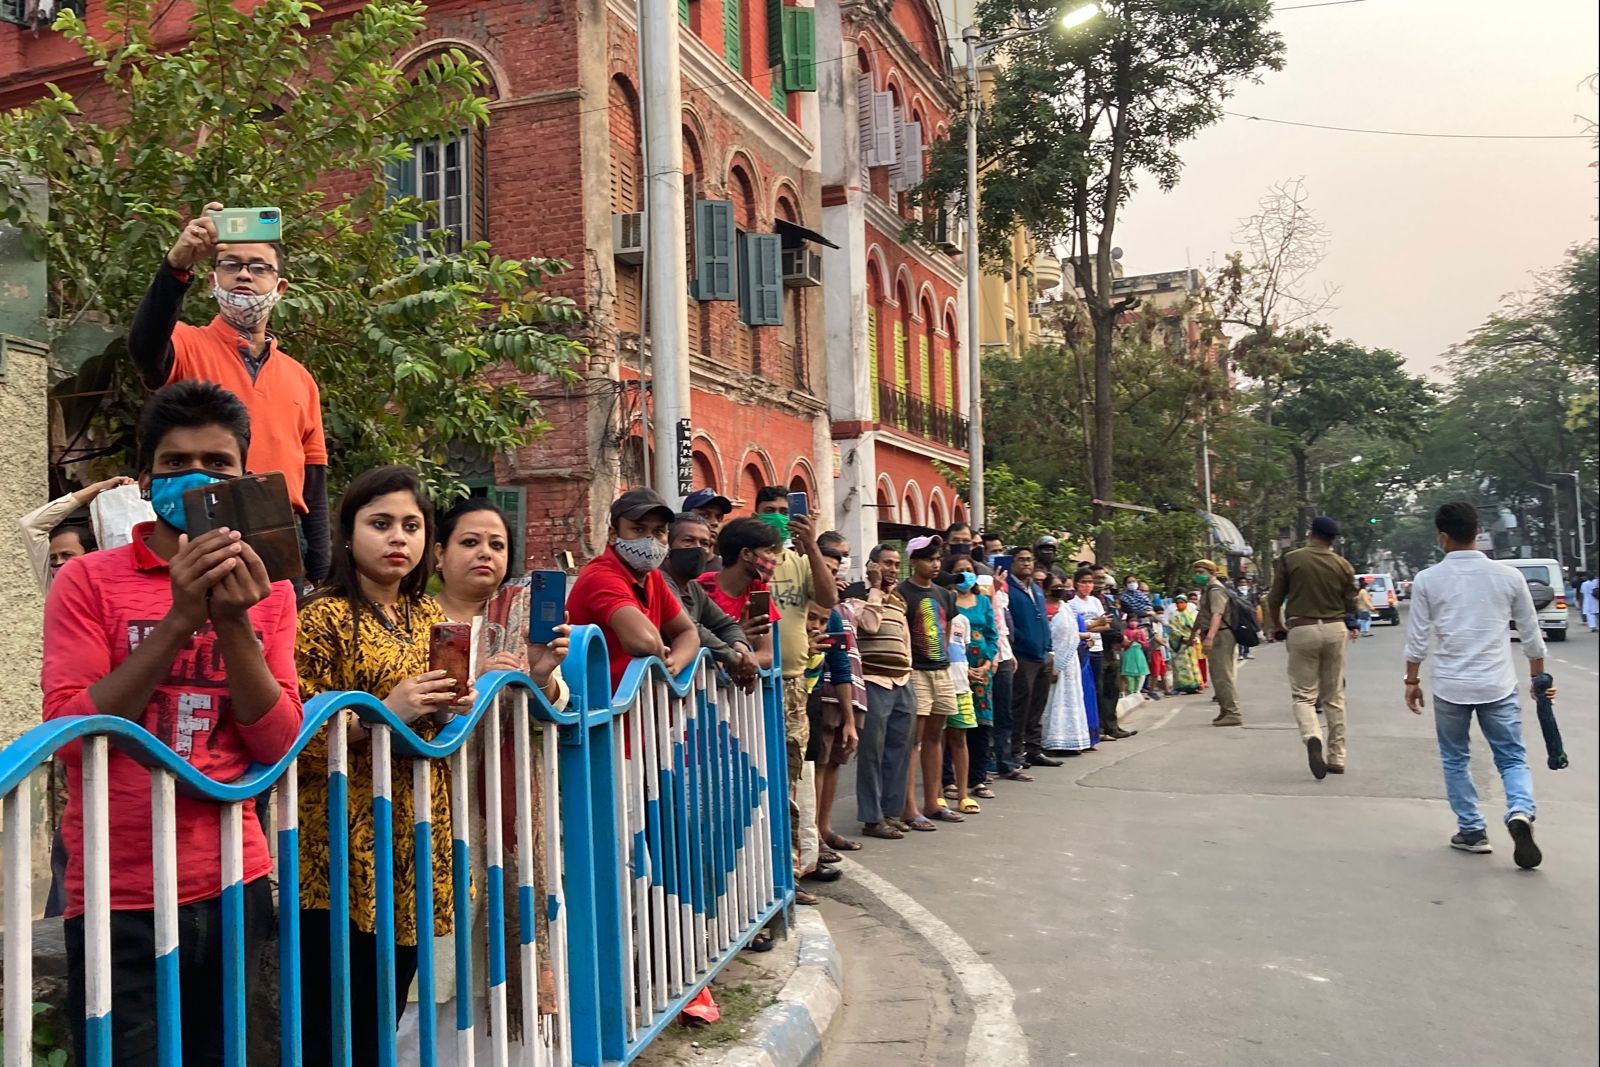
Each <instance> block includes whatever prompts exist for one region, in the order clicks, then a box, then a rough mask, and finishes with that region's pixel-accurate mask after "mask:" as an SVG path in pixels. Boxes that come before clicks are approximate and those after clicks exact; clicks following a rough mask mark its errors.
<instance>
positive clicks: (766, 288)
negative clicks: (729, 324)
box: [739, 233, 783, 326]
mask: <svg viewBox="0 0 1600 1067" xmlns="http://www.w3.org/2000/svg"><path fill="white" fill-rule="evenodd" d="M739 273H740V276H741V277H740V281H741V285H740V289H739V317H740V319H741V320H743V322H744V324H745V325H746V326H782V325H783V239H782V238H780V237H779V236H778V235H777V234H775V233H747V234H743V235H741V238H740V245H739Z"/></svg>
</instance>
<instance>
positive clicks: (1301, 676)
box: [1267, 515, 1358, 779]
mask: <svg viewBox="0 0 1600 1067" xmlns="http://www.w3.org/2000/svg"><path fill="white" fill-rule="evenodd" d="M1338 539H1339V524H1338V523H1337V522H1334V521H1333V520H1332V519H1330V518H1328V516H1326V515H1319V516H1317V517H1316V518H1315V519H1313V520H1311V536H1310V538H1309V539H1308V540H1307V543H1306V546H1305V547H1304V548H1297V549H1295V550H1294V551H1293V552H1286V553H1284V554H1283V555H1282V556H1279V557H1278V562H1277V565H1276V566H1275V567H1274V569H1273V580H1272V589H1271V590H1270V592H1269V595H1268V596H1267V631H1268V633H1269V634H1270V635H1271V637H1272V639H1273V640H1275V641H1287V642H1288V644H1289V688H1290V689H1291V690H1292V691H1293V693H1294V717H1295V721H1296V722H1298V723H1299V724H1300V739H1301V740H1302V741H1303V742H1305V746H1306V761H1307V762H1308V763H1309V764H1310V765H1311V773H1312V775H1313V776H1314V777H1316V778H1318V779H1321V778H1324V777H1326V776H1327V774H1328V772H1329V771H1332V772H1333V773H1334V774H1343V773H1344V760H1345V740H1344V657H1345V649H1346V648H1347V647H1348V646H1349V644H1350V639H1352V638H1354V637H1355V636H1356V635H1357V633H1358V630H1357V629H1356V625H1355V622H1354V619H1355V611H1356V572H1355V568H1353V567H1351V566H1350V561H1349V560H1347V559H1345V558H1344V557H1343V556H1341V555H1339V554H1337V553H1336V552H1334V550H1333V543H1334V542H1335V541H1336V540H1338ZM1319 703H1320V704H1321V705H1322V710H1323V711H1324V713H1325V714H1326V718H1327V720H1328V734H1327V738H1326V751H1324V738H1323V734H1322V727H1321V726H1320V725H1319V724H1318V722H1317V705H1318V704H1319Z"/></svg>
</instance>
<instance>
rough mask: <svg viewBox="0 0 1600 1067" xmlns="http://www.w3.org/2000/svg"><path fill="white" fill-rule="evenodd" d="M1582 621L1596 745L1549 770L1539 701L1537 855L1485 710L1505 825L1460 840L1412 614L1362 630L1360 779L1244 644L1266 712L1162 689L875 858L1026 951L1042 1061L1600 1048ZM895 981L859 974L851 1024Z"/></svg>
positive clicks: (1531, 733)
mask: <svg viewBox="0 0 1600 1067" xmlns="http://www.w3.org/2000/svg"><path fill="white" fill-rule="evenodd" d="M1573 621H1574V623H1575V624H1577V628H1576V629H1575V630H1574V632H1573V634H1572V639H1571V640H1569V641H1567V642H1565V643H1564V644H1552V645H1551V646H1550V650H1551V653H1552V660H1551V662H1550V669H1551V671H1552V673H1553V674H1554V675H1555V677H1556V680H1557V684H1558V687H1559V690H1560V699H1559V702H1558V707H1557V711H1558V714H1559V715H1561V717H1562V719H1563V730H1564V734H1565V739H1566V746H1567V751H1568V753H1569V754H1570V755H1571V758H1572V766H1571V767H1570V768H1569V769H1567V770H1563V771H1560V772H1551V771H1548V770H1546V769H1545V768H1544V752H1543V745H1542V742H1541V740H1540V737H1539V733H1538V729H1537V725H1536V723H1535V722H1534V718H1533V714H1532V707H1531V702H1530V704H1529V706H1528V708H1527V711H1526V714H1527V721H1528V729H1527V730H1526V731H1525V734H1526V740H1527V743H1528V746H1529V751H1530V756H1531V757H1534V758H1533V759H1532V760H1531V762H1533V764H1534V766H1535V772H1534V789H1535V795H1536V797H1537V800H1538V802H1539V818H1538V826H1537V829H1538V838H1539V841H1540V843H1541V845H1542V847H1543V849H1544V854H1545V863H1544V866H1543V867H1542V868H1541V869H1540V870H1538V871H1535V872H1522V871H1518V870H1517V869H1516V868H1515V866H1514V865H1513V864H1512V862H1511V847H1510V840H1509V838H1507V837H1506V836H1505V834H1504V831H1503V830H1501V829H1500V828H1499V820H1500V816H1501V814H1502V813H1503V803H1504V801H1503V795H1502V793H1501V791H1500V788H1499V781H1498V777H1497V776H1496V775H1495V773H1494V769H1493V765H1492V763H1491V762H1490V761H1489V759H1488V756H1487V751H1486V749H1485V748H1484V747H1483V745H1482V742H1481V740H1480V739H1479V738H1478V737H1477V736H1476V729H1474V735H1475V736H1474V754H1475V758H1474V762H1473V769H1474V776H1475V777H1476V778H1477V779H1478V782H1479V786H1480V790H1479V791H1480V794H1481V798H1482V801H1483V804H1484V809H1485V815H1486V816H1487V818H1488V821H1489V823H1490V826H1491V834H1492V835H1493V840H1494V844H1495V847H1496V851H1495V853H1494V854H1493V855H1489V856H1481V855H1470V854H1466V853H1461V852H1456V851H1453V850H1451V849H1450V848H1449V847H1448V845H1447V842H1448V839H1449V837H1450V834H1451V833H1452V832H1453V831H1454V820H1453V818H1452V816H1451V814H1450V811H1449V808H1448V807H1447V805H1446V804H1445V802H1444V799H1443V798H1444V791H1443V783H1442V779H1441V775H1440V770H1439V762H1438V752H1437V748H1436V745H1435V742H1434V738H1433V721H1432V717H1431V713H1430V714H1429V715H1425V716H1422V717H1418V716H1413V715H1411V714H1409V713H1408V712H1407V711H1406V710H1405V708H1404V707H1403V705H1402V703H1401V686H1400V680H1401V678H1402V676H1403V675H1402V671H1403V662H1402V655H1401V648H1402V637H1403V630H1402V629H1401V628H1391V627H1378V628H1377V629H1376V630H1375V636H1374V637H1372V638H1368V639H1365V640H1361V641H1359V642H1358V643H1357V644H1356V645H1355V646H1354V647H1352V649H1351V656H1350V665H1349V670H1348V693H1349V704H1350V715H1349V717H1350V753H1349V773H1347V774H1346V775H1344V776H1343V777H1335V776H1330V777H1328V778H1327V779H1326V780H1324V781H1322V782H1317V781H1315V780H1314V779H1312V777H1311V775H1310V773H1309V772H1308V771H1307V769H1306V765H1305V757H1304V749H1303V748H1302V746H1301V744H1300V742H1299V738H1298V735H1297V733H1296V732H1295V730H1294V727H1293V716H1292V713H1291V712H1290V709H1289V702H1288V685H1287V682H1286V680H1285V675H1284V667H1285V654H1284V651H1283V650H1282V649H1281V648H1275V647H1273V648H1264V649H1261V650H1258V652H1257V654H1256V656H1255V659H1254V660H1253V661H1251V662H1249V663H1247V664H1244V665H1242V668H1241V689H1242V703H1243V709H1244V715H1245V720H1246V725H1245V726H1244V727H1243V728H1242V729H1214V728H1212V727H1211V726H1210V725H1209V723H1210V719H1211V717H1212V714H1213V709H1214V705H1213V704H1212V703H1211V702H1210V700H1209V698H1207V697H1204V696H1202V697H1190V698H1179V699H1168V700H1164V701H1161V702H1159V703H1153V704H1146V705H1145V706H1143V707H1141V708H1140V709H1139V710H1138V711H1137V712H1135V713H1134V716H1133V719H1134V721H1133V723H1132V725H1134V726H1137V727H1140V728H1141V733H1140V734H1139V736H1138V737H1136V738H1133V739H1132V740H1128V741H1122V742H1117V743H1115V744H1105V745H1102V746H1100V750H1099V751H1097V752H1094V753H1090V754H1087V755H1085V756H1082V757H1079V758H1077V759H1074V760H1069V761H1068V762H1067V764H1066V766H1064V767H1062V768H1061V769H1058V770H1052V769H1047V768H1041V769H1039V770H1038V771H1037V774H1038V776H1039V781H1037V782H1035V783H1032V784H1021V783H1002V784H1003V785H1004V786H1005V788H1004V789H1003V790H1001V791H1000V795H999V796H998V797H997V798H996V799H995V800H992V801H988V802H986V803H985V810H984V813H983V814H982V815H979V816H974V817H972V818H970V819H969V820H968V822H967V823H966V824H965V825H962V826H944V827H941V829H940V831H939V832H938V833H937V834H913V835H909V837H908V839H907V840H906V841H902V842H882V841H869V842H867V847H866V848H865V849H864V850H863V851H861V852H857V853H855V855H854V858H855V859H856V860H857V861H858V862H860V863H861V864H862V866H863V867H865V868H867V869H868V870H869V871H871V872H872V873H874V874H876V875H878V876H881V877H882V878H883V879H885V880H887V881H888V882H889V883H891V884H892V885H893V886H895V887H896V888H898V889H900V890H901V891H903V892H904V893H905V894H907V895H909V896H910V897H911V898H913V899H914V900H915V901H916V902H917V903H918V904H920V905H922V906H923V907H925V908H926V909H927V910H928V911H929V912H931V913H932V914H933V915H934V916H936V917H937V918H938V919H940V920H942V921H943V922H944V923H945V924H948V926H949V927H950V928H951V929H952V930H954V931H955V933H956V934H957V935H959V937H960V938H962V939H964V940H965V941H966V942H967V943H968V944H969V945H970V946H971V947H972V948H973V949H974V950H976V952H977V954H978V956H979V957H980V958H981V959H982V960H984V961H986V962H987V963H989V964H992V965H993V966H994V967H995V968H997V969H998V971H999V972H1000V974H1001V975H1003V976H1004V978H1005V979H1006V980H1007V981H1008V982H1009V984H1010V986H1011V987H1012V989H1013V990H1014V992H1015V1012H1016V1016H1017V1019H1018V1021H1019V1022H1020V1024H1021V1027H1022V1031H1023V1033H1024V1034H1025V1035H1026V1041H1027V1044H1028V1048H1029V1051H1030V1053H1031V1059H1032V1063H1033V1064H1034V1065H1035V1067H1054V1065H1057V1064H1069V1063H1078V1064H1092V1065H1095V1067H1120V1065H1167V1064H1184V1065H1190V1064H1192V1065H1197V1067H1200V1065H1204V1067H1255V1065H1279V1064H1282V1065H1303V1064H1312V1063H1333V1064H1348V1065H1359V1067H1379V1065H1391V1064H1392V1065H1396V1067H1401V1065H1403V1067H1428V1065H1439V1067H1463V1065H1477V1064H1484V1065H1497V1067H1498V1065H1502V1064H1506V1063H1540V1064H1552V1065H1557V1064H1574V1065H1576V1064H1584V1065H1592V1064H1593V1063H1595V1062H1596V1055H1597V1046H1600V1026H1597V1018H1596V1003H1597V992H1600V970H1597V957H1596V952H1597V947H1600V930H1597V927H1600V922H1597V903H1596V902H1597V892H1600V886H1597V864H1600V853H1597V827H1596V809H1597V805H1600V776H1597V774H1596V766H1597V762H1600V738H1597V731H1596V718H1597V714H1596V709H1597V707H1600V672H1597V668H1600V657H1597V648H1596V639H1595V638H1594V636H1593V635H1591V634H1588V633H1587V632H1585V631H1583V630H1582V627H1581V623H1580V622H1579V620H1578V618H1577V617H1576V616H1574V619H1573ZM841 794H842V795H841V799H840V803H839V807H840V810H839V811H838V816H839V818H838V822H837V825H838V826H839V827H840V828H852V829H853V828H854V825H853V824H852V823H851V822H849V821H848V820H849V819H850V816H851V814H852V809H853V803H852V802H851V801H850V800H849V799H847V797H848V795H849V794H848V793H847V792H846V790H845V789H841ZM828 888H832V887H828ZM841 888H842V887H841ZM823 891H824V892H827V890H826V889H825V890H823ZM842 940H843V941H844V943H843V944H842V946H841V947H842V949H843V950H844V951H845V952H846V954H847V955H848V954H849V953H850V952H851V951H852V946H851V943H850V941H849V939H848V938H844V939H842ZM857 951H859V950H857ZM929 954H930V955H932V954H933V947H932V946H930V948H929ZM873 992H874V991H873V990H870V989H869V990H863V989H860V988H856V989H850V990H847V992H846V1001H847V1009H846V1013H845V1026H846V1029H847V1031H848V1030H849V1028H850V1027H855V1028H856V1029H857V1030H859V1029H860V1028H861V1026H862V1022H861V1019H860V1015H861V1012H860V1011H859V1010H858V1011H852V1010H851V1009H850V1008H849V1007H848V1005H849V1004H852V1003H854V1004H858V1005H865V1004H866V1003H867V1002H869V1001H870V999H871V996H872V994H873ZM975 1010H976V1009H975ZM885 1051H886V1052H887V1051H888V1050H887V1049H886V1050H885ZM878 1062H880V1063H883V1064H899V1063H911V1062H921V1061H920V1060H913V1059H909V1058H905V1059H902V1058H897V1057H896V1056H895V1055H894V1054H892V1053H891V1054H888V1055H885V1056H883V1057H882V1058H881V1059H880V1060H879V1061H878ZM995 1067H1003V1065H999V1064H996V1065H995Z"/></svg>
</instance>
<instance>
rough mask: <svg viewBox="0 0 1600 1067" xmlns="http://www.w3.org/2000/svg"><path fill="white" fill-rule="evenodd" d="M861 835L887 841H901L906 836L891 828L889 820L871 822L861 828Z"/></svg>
mask: <svg viewBox="0 0 1600 1067" xmlns="http://www.w3.org/2000/svg"><path fill="white" fill-rule="evenodd" d="M861 833H862V835H863V836H865V837H878V838H882V839H883V840H885V841H900V840H903V839H904V838H905V836H906V835H905V834H904V833H902V832H901V831H899V830H897V829H895V828H894V827H893V826H890V825H889V822H888V820H885V821H883V822H869V823H867V824H866V825H865V826H863V827H862V828H861Z"/></svg>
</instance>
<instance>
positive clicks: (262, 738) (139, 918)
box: [40, 382, 301, 1067]
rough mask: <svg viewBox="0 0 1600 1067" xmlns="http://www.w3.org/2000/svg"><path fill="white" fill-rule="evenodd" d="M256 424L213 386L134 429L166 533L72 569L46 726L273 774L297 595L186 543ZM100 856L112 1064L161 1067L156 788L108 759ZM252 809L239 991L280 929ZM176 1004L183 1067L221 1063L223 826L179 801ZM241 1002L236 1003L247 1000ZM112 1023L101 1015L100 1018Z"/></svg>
mask: <svg viewBox="0 0 1600 1067" xmlns="http://www.w3.org/2000/svg"><path fill="white" fill-rule="evenodd" d="M249 443H250V420H249V416H248V415H247V414H246V413H245V409H244V405H243V404H241V403H240V402H239V400H238V398H237V397H235V396H233V395H232V394H230V393H228V392H227V391H226V390H224V389H222V388H220V387H219V386H217V385H214V384H212V383H210V382H179V383H178V384H176V385H169V386H167V387H166V388H164V389H161V390H159V391H158V392H156V393H155V395H154V396H152V397H151V398H150V400H149V402H148V403H147V404H146V405H145V408H144V413H143V415H142V416H141V418H140V420H139V450H140V458H141V463H142V471H143V473H142V474H141V476H140V478H139V484H140V485H141V486H142V487H143V488H144V490H145V491H146V492H147V493H149V495H150V503H151V506H152V507H153V508H154V510H155V512H156V515H157V516H158V519H157V521H156V522H153V523H142V524H140V525H138V526H135V527H134V528H133V541H132V543H130V544H127V545H123V546H122V547H120V548H113V549H108V550H105V551H102V552H92V553H89V554H88V555H84V556H79V557H77V558H76V559H71V560H68V561H67V563H66V564H65V565H64V566H63V567H62V568H61V570H60V572H59V573H57V575H56V577H55V580H54V581H53V582H52V583H51V586H50V595H49V599H48V600H47V601H46V603H45V610H44V668H43V671H42V674H41V682H40V684H41V687H42V689H43V693H44V717H45V718H46V719H57V718H62V717H65V716H71V715H95V714H99V715H120V716H122V717H124V718H128V719H132V720H133V721H135V722H137V723H138V724H139V725H141V726H143V727H144V728H145V729H146V730H149V731H150V732H151V733H152V734H154V735H155V736H156V738H157V739H158V740H159V741H161V742H162V743H164V744H166V745H167V746H168V747H169V748H171V749H172V751H173V752H175V753H177V755H178V756H179V757H180V758H182V759H185V760H188V761H189V762H190V763H191V764H193V765H194V767H195V768H196V769H198V770H199V771H200V772H202V773H203V774H206V775H209V776H210V777H211V778H213V779H215V780H216V781H219V782H227V781H232V780H233V779H236V778H238V777H239V776H240V775H241V774H243V773H244V772H245V771H246V770H248V769H249V767H250V765H251V764H252V763H275V762H277V761H278V760H280V759H282V758H283V756H284V755H285V754H286V753H287V752H288V751H289V748H290V746H291V745H293V743H294V739H295V737H296V735H297V734H298V733H299V730H300V724H301V708H300V686H299V682H298V680H297V678H296V675H295V661H294V639H295V605H294V590H293V589H292V588H290V585H289V583H288V582H278V583H276V584H274V583H272V582H269V581H268V580H267V570H266V567H265V566H264V565H263V564H262V562H261V558H260V557H259V556H258V555H256V553H255V551H254V550H253V549H251V548H250V546H249V545H247V544H245V543H244V542H243V541H242V540H240V538H239V534H238V533H237V532H236V531H231V530H226V529H220V530H212V531H209V532H207V533H203V534H201V535H199V536H198V537H195V538H193V539H192V540H190V539H186V538H185V536H184V525H185V523H184V511H183V492H184V490H185V489H188V488H192V487H194V486H196V485H204V484H206V483H207V482H211V481H220V480H221V479H224V478H236V477H238V476H239V475H241V474H243V473H244V455H245V452H246V450H247V449H248V447H249ZM58 758H59V759H60V760H61V762H62V763H63V764H64V765H65V767H66V771H67V808H66V812H65V815H64V817H63V819H62V828H61V831H62V838H63V840H64V842H65V844H66V849H67V854H68V857H69V858H68V864H67V873H66V889H67V907H66V913H65V914H66V919H65V922H64V925H63V935H64V938H65V940H66V948H67V1004H68V1010H67V1013H66V1018H67V1019H68V1020H70V1021H71V1023H72V1025H73V1028H74V1035H75V1037H76V1040H77V1049H78V1060H77V1062H79V1063H86V1062H88V1060H87V1058H86V1055H85V1053H86V1049H85V1045H84V1037H83V1025H84V1004H85V1000H86V997H87V992H86V986H85V965H84V940H85V936H84V920H83V909H84V899H83V897H84V855H83V818H84V798H83V764H82V759H83V752H82V747H81V746H80V745H79V744H76V743H75V744H72V745H69V746H67V747H66V748H64V749H63V750H62V751H61V753H60V754H59V756H58ZM106 769H107V797H108V800H109V806H108V810H109V818H110V823H109V826H108V828H107V831H108V832H107V837H106V840H107V841H108V842H109V846H110V855H109V857H108V858H109V861H110V868H111V886H110V890H111V892H110V903H111V961H112V962H111V994H110V1008H111V1045H112V1050H111V1062H112V1063H115V1064H117V1065H118V1067H128V1065H142V1064H151V1065H154V1064H155V1062H156V1040H157V1021H156V1020H157V1017H158V1013H157V1011H156V970H155V963H156V950H157V945H156V938H155V919H154V914H155V913H154V909H155V906H156V901H155V892H154V876H153V874H152V863H151V851H152V832H151V811H150V772H149V771H147V770H146V769H145V768H144V767H142V766H140V765H139V764H138V763H137V762H136V761H135V760H134V759H133V758H132V757H131V756H128V755H125V754H123V753H122V752H120V751H118V750H117V749H115V748H112V749H111V750H110V753H109V758H108V760H107V764H106ZM252 803H253V802H251V801H246V802H245V804H244V809H245V810H244V813H243V818H242V820H241V825H242V827H243V831H244V841H243V853H244V871H243V882H244V910H245V920H244V925H245V929H244V939H245V945H244V949H245V959H246V961H247V966H246V969H245V973H246V975H247V981H249V982H250V983H251V984H252V985H253V984H254V981H255V975H256V968H255V967H254V966H251V965H249V963H250V962H253V960H254V958H255V954H256V953H257V952H258V951H259V947H260V945H261V944H262V943H264V941H265V938H266V936H267V934H268V932H269V930H270V927H271V923H272V891H271V887H270V885H269V883H268V879H267V875H268V873H269V871H270V870H271V868H272V859H271V857H270V856H269V855H268V853H267V839H266V836H265V835H264V834H263V833H262V832H261V823H260V821H259V820H258V819H257V818H256V817H255V813H254V811H253V810H252ZM174 813H175V816H176V830H177V834H176V836H177V855H178V887H177V901H178V905H179V908H178V923H179V926H180V927H181V928H182V929H183V931H184V934H183V938H182V940H181V941H180V943H179V945H178V954H179V962H178V966H179V974H180V981H179V987H180V989H181V996H182V1004H181V1008H182V1015H183V1052H184V1056H185V1059H186V1062H194V1063H202V1062H204V1063H213V1062H215V1063H221V1062H222V1054H223V1025H222V1016H223V1012H222V1007H223V1005H222V994H223V988H222V964H223V948H224V945H223V933H222V917H221V913H220V906H219V905H220V900H219V898H220V894H221V892H222V890H223V885H222V863H221V858H222V850H221V849H222V846H221V820H220V818H219V814H220V810H219V809H218V807H217V806H216V805H214V804H208V803H206V802H205V801H203V800H196V799H193V798H190V797H185V796H182V795H179V796H178V798H177V802H176V805H175V808H174ZM250 992H251V991H250V990H247V991H246V995H247V996H249V995H250ZM105 1007H106V1005H105V1004H103V1003H101V1004H97V1005H96V1009H97V1010H96V1014H97V1015H98V1014H101V1013H103V1011H104V1009H105Z"/></svg>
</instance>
